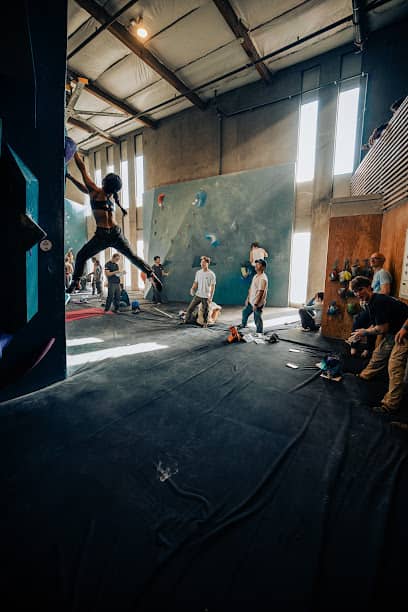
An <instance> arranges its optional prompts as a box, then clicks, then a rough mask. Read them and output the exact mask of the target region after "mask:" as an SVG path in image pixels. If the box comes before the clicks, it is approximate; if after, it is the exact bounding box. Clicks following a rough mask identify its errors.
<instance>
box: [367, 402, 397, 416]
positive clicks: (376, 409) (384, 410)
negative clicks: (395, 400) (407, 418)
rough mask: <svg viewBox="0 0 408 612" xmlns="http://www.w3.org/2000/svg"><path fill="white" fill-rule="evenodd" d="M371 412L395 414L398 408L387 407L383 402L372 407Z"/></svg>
mask: <svg viewBox="0 0 408 612" xmlns="http://www.w3.org/2000/svg"><path fill="white" fill-rule="evenodd" d="M372 410H373V412H377V413H379V414H395V413H396V412H398V408H389V406H386V405H385V404H380V405H379V406H373V407H372Z"/></svg>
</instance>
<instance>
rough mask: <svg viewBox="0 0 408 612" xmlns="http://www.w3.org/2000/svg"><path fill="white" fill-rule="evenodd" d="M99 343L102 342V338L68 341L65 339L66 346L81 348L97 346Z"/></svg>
mask: <svg viewBox="0 0 408 612" xmlns="http://www.w3.org/2000/svg"><path fill="white" fill-rule="evenodd" d="M99 342H104V341H103V340H102V338H75V339H72V340H69V339H68V338H67V346H83V345H84V344H97V343H99Z"/></svg>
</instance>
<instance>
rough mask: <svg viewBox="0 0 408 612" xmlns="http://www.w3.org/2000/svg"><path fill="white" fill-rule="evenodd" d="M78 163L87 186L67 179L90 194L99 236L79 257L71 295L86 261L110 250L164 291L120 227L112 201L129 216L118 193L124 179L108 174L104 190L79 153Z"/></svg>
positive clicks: (90, 241) (82, 250) (79, 253)
mask: <svg viewBox="0 0 408 612" xmlns="http://www.w3.org/2000/svg"><path fill="white" fill-rule="evenodd" d="M74 159H75V163H76V165H77V167H78V169H79V171H80V172H81V174H82V178H83V180H84V183H85V185H82V183H80V181H77V180H76V179H75V178H74V177H73V176H71V175H70V174H67V178H69V179H70V180H71V181H72V182H73V183H74V185H75V186H76V187H78V189H80V190H81V191H82V192H84V190H85V192H86V193H89V196H90V199H91V208H92V212H93V215H94V217H95V221H96V232H95V235H94V236H93V238H91V240H89V241H88V242H87V243H86V244H85V245H84V246H83V247H82V249H80V250H79V252H78V254H77V257H76V261H75V268H74V273H73V275H72V281H71V283H70V286H69V287H68V289H67V292H68V293H72V292H73V291H74V290H75V289H76V288H77V287H78V282H79V279H80V278H81V276H82V273H83V270H84V266H85V263H86V261H87V260H88V259H89V258H90V257H93V256H94V255H96V254H97V253H99V252H100V251H104V250H105V249H106V248H108V247H113V248H115V249H116V250H117V251H119V253H122V255H124V256H125V257H127V258H128V259H129V261H131V262H132V264H133V265H135V266H136V267H138V268H139V269H140V270H142V272H145V274H146V275H147V277H148V278H150V282H151V283H152V285H153V286H154V287H155V288H156V289H157V290H158V291H161V289H162V283H161V281H160V279H158V278H157V276H156V275H155V274H154V272H153V270H152V268H151V267H150V266H149V265H148V264H147V263H146V262H145V261H143V259H141V258H140V257H138V256H137V255H136V254H135V253H134V252H133V251H132V249H131V248H130V244H129V242H128V241H127V240H126V238H125V237H124V236H123V235H122V232H121V229H120V227H119V226H118V225H117V224H116V221H115V204H114V203H113V202H112V200H111V199H110V198H111V197H113V199H114V200H115V203H116V204H117V205H118V206H119V208H120V209H121V210H122V213H123V214H126V211H124V210H123V209H122V207H121V205H120V203H119V197H118V191H120V190H121V189H122V180H121V178H120V176H118V175H117V174H113V173H109V174H107V175H106V176H105V178H104V179H103V181H102V188H100V187H98V186H97V185H96V184H95V183H94V182H93V180H92V179H91V177H90V176H89V174H88V172H87V170H86V168H85V164H84V162H83V160H82V159H81V157H80V156H79V153H78V152H76V153H75V156H74Z"/></svg>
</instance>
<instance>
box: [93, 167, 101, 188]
mask: <svg viewBox="0 0 408 612" xmlns="http://www.w3.org/2000/svg"><path fill="white" fill-rule="evenodd" d="M95 183H96V184H97V185H98V187H102V170H101V169H100V168H98V169H97V170H95Z"/></svg>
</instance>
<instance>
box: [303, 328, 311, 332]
mask: <svg viewBox="0 0 408 612" xmlns="http://www.w3.org/2000/svg"><path fill="white" fill-rule="evenodd" d="M300 330H301V331H304V332H308V331H312V330H311V329H310V327H301V328H300Z"/></svg>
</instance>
